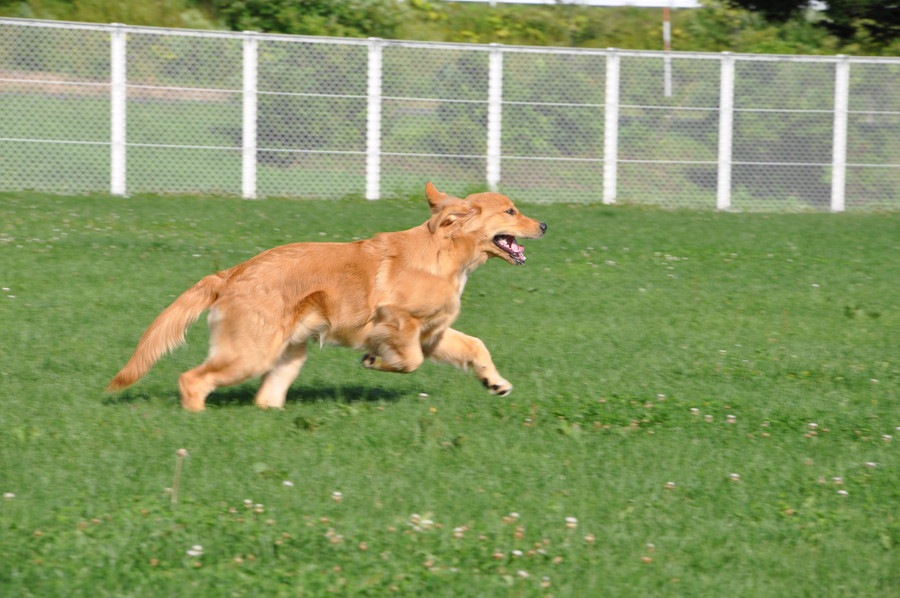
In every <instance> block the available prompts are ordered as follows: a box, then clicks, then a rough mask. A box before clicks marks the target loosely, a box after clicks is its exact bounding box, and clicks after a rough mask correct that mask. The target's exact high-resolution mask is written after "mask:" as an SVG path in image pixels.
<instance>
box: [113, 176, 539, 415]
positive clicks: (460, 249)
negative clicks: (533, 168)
mask: <svg viewBox="0 0 900 598" xmlns="http://www.w3.org/2000/svg"><path fill="white" fill-rule="evenodd" d="M425 196H426V197H427V199H428V203H429V205H430V206H431V217H430V218H429V219H428V221H426V222H425V223H423V224H422V225H420V226H417V227H415V228H411V229H409V230H405V231H399V232H389V233H381V234H377V235H375V236H374V237H372V238H371V239H366V240H362V241H355V242H352V243H293V244H290V245H284V246H281V247H276V248H274V249H269V250H268V251H264V252H263V253H260V254H259V255H257V256H256V257H253V258H251V259H249V260H247V261H246V262H244V263H242V264H238V265H237V266H234V267H233V268H229V269H227V270H222V271H221V272H217V273H216V274H211V275H209V276H206V277H205V278H203V279H202V280H201V281H200V282H198V283H197V284H195V285H194V286H193V287H191V288H190V289H188V290H187V291H185V292H184V294H182V295H181V296H180V297H178V298H177V299H176V300H175V301H174V302H173V303H172V304H171V305H170V306H169V307H167V308H166V309H165V310H163V312H162V313H161V314H159V316H157V318H156V319H155V320H154V321H153V323H152V324H151V325H150V327H149V328H148V329H147V330H146V332H144V334H143V336H142V337H141V339H140V341H139V342H138V345H137V348H136V349H135V351H134V355H132V357H131V359H130V360H129V361H128V363H127V364H125V367H123V368H122V370H121V371H120V372H119V373H118V374H116V376H115V378H113V380H112V382H110V384H109V387H108V389H107V390H111V391H112V390H119V389H122V388H126V387H127V386H130V385H132V384H134V383H135V382H137V380H138V379H140V378H141V377H142V376H143V375H144V374H146V373H147V371H149V370H150V368H151V367H152V366H153V364H154V363H156V361H157V360H158V359H159V358H160V357H162V356H163V355H164V354H165V353H167V352H168V351H170V350H172V349H174V348H175V347H177V346H179V345H181V344H182V343H184V334H185V331H186V330H187V328H188V326H190V325H191V324H192V323H193V322H195V321H196V320H197V318H198V317H199V316H200V314H201V313H202V312H203V311H204V310H206V309H209V317H208V318H209V331H210V348H209V354H208V356H207V358H206V360H205V361H204V362H203V363H202V364H200V365H199V366H197V367H195V368H194V369H192V370H189V371H187V372H184V373H183V374H182V375H181V376H180V377H179V379H178V386H179V389H180V392H181V405H182V407H184V408H185V409H188V410H190V411H201V410H202V409H203V408H204V405H205V402H206V397H207V396H208V395H209V394H210V393H211V392H212V391H213V390H215V389H216V388H218V387H221V386H227V385H231V384H237V383H240V382H243V381H244V380H247V379H248V378H252V377H255V376H262V384H261V386H260V388H259V391H258V392H257V394H256V404H257V405H258V406H259V407H262V408H282V407H283V406H284V401H285V395H286V394H287V390H288V387H289V386H290V385H291V383H292V382H293V381H294V379H295V378H296V377H297V374H299V373H300V368H301V367H302V366H303V362H304V361H306V355H307V344H308V341H309V340H310V339H314V340H316V341H318V343H319V344H321V345H324V344H326V343H327V344H338V345H344V346H349V347H353V348H355V349H359V350H362V351H365V352H366V354H365V356H364V357H363V360H362V363H363V365H364V366H365V367H367V368H371V369H375V370H381V371H384V372H412V371H413V370H415V369H416V368H418V367H419V366H420V365H421V364H422V362H423V361H424V360H425V358H429V359H432V360H434V361H438V362H443V363H449V364H451V365H454V366H456V367H458V368H460V369H463V370H466V369H469V368H471V369H472V370H474V372H475V375H476V376H477V377H478V379H479V380H480V381H481V383H482V384H484V386H485V387H486V388H487V389H488V390H489V391H490V392H491V393H492V394H497V395H501V396H503V395H507V394H509V392H510V391H511V390H512V385H511V384H510V383H509V382H507V381H506V380H505V379H503V377H502V376H500V374H499V372H497V369H496V368H495V367H494V363H493V361H492V360H491V354H490V353H489V352H488V350H487V348H486V347H485V345H484V343H483V342H482V341H481V340H480V339H478V338H475V337H472V336H468V335H466V334H463V333H461V332H458V331H456V330H454V329H453V328H450V325H451V324H452V323H453V321H454V320H455V319H456V317H457V315H459V309H460V297H461V295H462V292H463V289H464V288H465V286H466V279H467V278H468V276H469V274H470V273H471V272H472V271H473V270H475V268H477V267H478V266H480V265H481V264H483V263H484V262H485V261H487V259H488V258H490V257H499V258H501V259H504V260H506V261H507V262H509V263H510V264H515V265H522V264H524V263H525V253H524V249H523V248H522V246H521V245H519V243H518V241H517V238H527V239H536V238H539V237H541V236H543V235H544V231H546V230H547V225H546V224H544V223H543V222H539V221H537V220H532V219H531V218H527V217H525V216H524V215H523V214H522V213H521V212H519V210H517V209H516V207H515V205H513V202H512V201H510V200H509V198H507V197H505V196H503V195H500V194H498V193H476V194H474V195H470V196H469V197H467V198H466V199H459V198H457V197H452V196H449V195H447V194H446V193H442V192H440V191H438V190H437V189H436V188H435V187H434V185H432V184H431V183H428V184H427V185H426V186H425Z"/></svg>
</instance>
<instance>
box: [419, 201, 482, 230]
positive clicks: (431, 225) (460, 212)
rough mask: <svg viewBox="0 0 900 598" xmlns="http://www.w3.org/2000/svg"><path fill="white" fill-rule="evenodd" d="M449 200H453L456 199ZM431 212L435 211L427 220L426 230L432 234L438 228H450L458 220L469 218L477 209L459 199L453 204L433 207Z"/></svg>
mask: <svg viewBox="0 0 900 598" xmlns="http://www.w3.org/2000/svg"><path fill="white" fill-rule="evenodd" d="M449 199H450V200H454V199H456V198H449ZM432 210H433V211H434V210H437V213H435V214H434V216H432V217H431V218H430V219H429V220H428V230H429V231H431V232H432V233H434V232H436V231H437V230H438V229H439V228H442V227H445V226H450V225H451V224H453V223H454V222H457V221H459V220H465V219H468V218H471V217H472V216H474V215H475V214H476V212H477V211H478V208H474V207H472V206H470V205H469V204H468V203H466V202H465V201H463V200H461V199H456V201H453V203H446V204H443V205H437V206H434V207H432Z"/></svg>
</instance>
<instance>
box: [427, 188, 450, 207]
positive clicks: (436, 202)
mask: <svg viewBox="0 0 900 598" xmlns="http://www.w3.org/2000/svg"><path fill="white" fill-rule="evenodd" d="M425 197H426V198H427V199H428V205H429V206H430V207H431V213H432V214H437V213H438V212H440V211H441V208H442V207H443V206H442V205H441V204H443V203H445V202H446V201H447V200H448V199H450V196H449V195H447V194H446V193H443V192H441V191H438V190H437V187H435V186H434V185H433V184H432V183H431V181H428V182H427V183H425Z"/></svg>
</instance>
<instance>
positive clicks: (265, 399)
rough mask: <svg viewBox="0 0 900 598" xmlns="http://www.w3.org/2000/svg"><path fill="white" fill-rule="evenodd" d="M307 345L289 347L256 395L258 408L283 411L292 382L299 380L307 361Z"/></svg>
mask: <svg viewBox="0 0 900 598" xmlns="http://www.w3.org/2000/svg"><path fill="white" fill-rule="evenodd" d="M306 356H307V349H306V343H301V344H293V345H289V346H288V347H287V349H285V351H284V353H282V355H281V357H279V358H278V361H277V362H276V363H275V367H273V368H272V369H271V370H269V371H268V372H267V373H266V374H265V375H264V376H263V380H262V385H260V387H259V392H257V393H256V406H257V407H259V408H261V409H281V408H283V407H284V400H285V398H286V396H287V391H288V388H290V386H291V382H293V381H294V379H296V378H297V374H299V373H300V368H302V367H303V363H304V362H305V361H306Z"/></svg>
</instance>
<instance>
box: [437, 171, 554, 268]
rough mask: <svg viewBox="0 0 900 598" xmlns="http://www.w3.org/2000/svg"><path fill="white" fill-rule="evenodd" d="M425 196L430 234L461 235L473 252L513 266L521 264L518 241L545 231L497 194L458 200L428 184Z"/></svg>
mask: <svg viewBox="0 0 900 598" xmlns="http://www.w3.org/2000/svg"><path fill="white" fill-rule="evenodd" d="M425 197H427V198H428V204H429V205H430V206H431V214H432V216H431V219H430V220H429V221H428V229H429V230H430V231H431V232H432V233H438V232H440V231H446V232H447V233H449V234H450V235H451V236H458V235H460V234H462V235H464V236H465V237H466V238H467V239H469V240H471V241H472V243H473V244H474V250H475V252H476V253H481V254H483V255H485V256H486V257H499V258H502V259H504V260H506V261H507V262H509V263H510V264H514V265H516V266H521V265H522V264H524V263H525V248H524V247H522V246H521V245H519V242H518V239H520V238H522V239H538V238H540V237H543V236H544V232H545V231H546V230H547V225H546V224H545V223H543V222H539V221H537V220H533V219H531V218H528V217H526V216H524V215H523V214H522V213H521V212H520V211H519V210H518V209H517V208H516V206H515V205H514V204H513V202H512V201H511V200H510V199H509V198H508V197H506V196H505V195H500V194H499V193H475V194H473V195H470V196H468V197H467V198H465V199H460V198H458V197H453V196H451V195H447V194H446V193H442V192H440V191H438V190H437V188H435V186H434V185H432V184H431V183H428V184H427V185H426V186H425Z"/></svg>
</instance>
